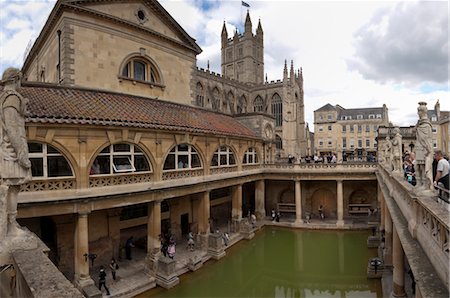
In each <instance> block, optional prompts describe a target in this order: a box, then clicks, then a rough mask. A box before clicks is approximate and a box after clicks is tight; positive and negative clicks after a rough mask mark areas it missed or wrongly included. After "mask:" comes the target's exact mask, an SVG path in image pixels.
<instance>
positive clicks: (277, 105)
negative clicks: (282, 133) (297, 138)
mask: <svg viewBox="0 0 450 298" xmlns="http://www.w3.org/2000/svg"><path fill="white" fill-rule="evenodd" d="M272 115H273V116H274V117H275V125H276V126H282V125H283V102H282V101H281V97H280V96H279V95H278V94H277V93H275V94H274V95H273V96H272Z"/></svg>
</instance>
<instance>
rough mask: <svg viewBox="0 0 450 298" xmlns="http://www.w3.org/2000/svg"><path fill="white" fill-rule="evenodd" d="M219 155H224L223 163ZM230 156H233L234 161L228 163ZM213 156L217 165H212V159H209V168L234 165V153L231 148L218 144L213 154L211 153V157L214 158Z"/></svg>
mask: <svg viewBox="0 0 450 298" xmlns="http://www.w3.org/2000/svg"><path fill="white" fill-rule="evenodd" d="M221 156H226V162H225V164H222V163H221V160H222V159H221ZM230 156H233V157H234V163H230ZM214 157H216V158H217V165H216V166H213V165H212V160H211V168H219V167H234V166H236V156H235V155H234V152H233V150H231V148H230V147H228V146H220V147H219V148H217V150H216V152H214V154H213V159H214Z"/></svg>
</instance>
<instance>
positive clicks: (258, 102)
mask: <svg viewBox="0 0 450 298" xmlns="http://www.w3.org/2000/svg"><path fill="white" fill-rule="evenodd" d="M263 110H264V101H263V99H262V98H261V96H259V95H258V96H257V97H256V98H255V101H254V102H253V112H262V111H263Z"/></svg>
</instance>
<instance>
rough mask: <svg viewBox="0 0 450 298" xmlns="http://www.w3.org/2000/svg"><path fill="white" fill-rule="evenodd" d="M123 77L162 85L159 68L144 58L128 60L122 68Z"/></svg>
mask: <svg viewBox="0 0 450 298" xmlns="http://www.w3.org/2000/svg"><path fill="white" fill-rule="evenodd" d="M121 75H122V77H124V78H128V79H132V80H136V81H142V82H150V83H155V84H161V76H160V75H159V72H158V69H157V67H156V66H155V65H153V63H151V62H150V61H149V60H147V59H144V58H143V57H134V58H131V59H130V60H128V61H127V62H126V63H125V65H124V67H123V68H122V73H121Z"/></svg>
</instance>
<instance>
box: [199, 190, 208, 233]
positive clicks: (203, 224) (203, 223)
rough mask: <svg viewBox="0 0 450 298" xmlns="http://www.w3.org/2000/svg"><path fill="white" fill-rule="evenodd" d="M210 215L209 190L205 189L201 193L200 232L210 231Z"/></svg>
mask: <svg viewBox="0 0 450 298" xmlns="http://www.w3.org/2000/svg"><path fill="white" fill-rule="evenodd" d="M209 217H210V202H209V191H205V192H203V193H202V194H201V198H200V204H199V209H198V232H199V233H200V234H208V233H209V220H210V218H209Z"/></svg>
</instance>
